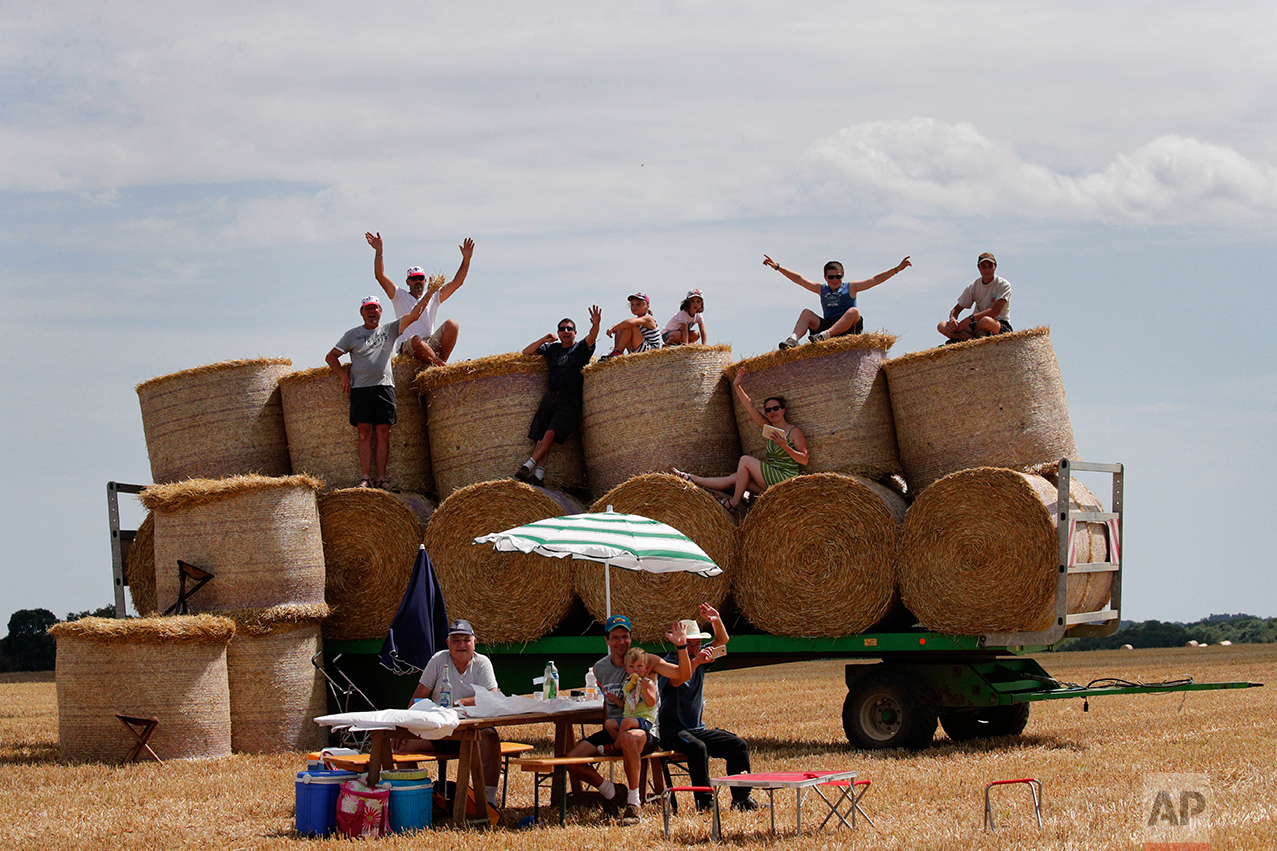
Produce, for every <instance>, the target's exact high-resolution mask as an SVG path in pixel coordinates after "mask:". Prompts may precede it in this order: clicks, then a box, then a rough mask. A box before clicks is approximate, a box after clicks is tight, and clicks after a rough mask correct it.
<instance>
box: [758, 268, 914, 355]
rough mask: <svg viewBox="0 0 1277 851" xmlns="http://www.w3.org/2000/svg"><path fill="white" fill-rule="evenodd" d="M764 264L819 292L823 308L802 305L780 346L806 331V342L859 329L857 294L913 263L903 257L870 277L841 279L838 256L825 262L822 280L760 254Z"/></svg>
mask: <svg viewBox="0 0 1277 851" xmlns="http://www.w3.org/2000/svg"><path fill="white" fill-rule="evenodd" d="M763 265H764V266H770V267H772V268H773V269H775V270H776V271H777V272H780V273H781V274H782V275H784V276H785V277H786V278H789V280H791V281H793V282H794V283H795V284H798V286H800V287H803V288H804V289H808V290H811V291H812V292H814V293H815V294H816V295H818V296H820V306H821V308H822V309H823V311H824V316H817V315H816V314H815V313H812V312H811V311H810V310H807V309H805V308H804V310H803V312H802V313H800V314H799V315H798V321H797V322H796V323H794V333H792V334H790V335H789V336H788V337H786V338H785V339H783V340H781V341H780V348H781V349H782V350H783V349H790V348H793V347H794V346H796V345H798V338H799V337H801V336H802V335H803V334H807V335H808V337H807V342H809V343H819V342H821V341H822V340H828V339H829V338H830V337H841V336H842V335H843V334H859V333H861V332H862V331H864V330H865V319H864V317H863V316H861V315H860V310H859V309H858V308H857V307H856V294H857V293H861V292H864V291H865V290H867V289H869V288H870V287H876V286H878V285H879V284H881V283H882V282H883V281H885V280H887V279H888V278H890V277H893V276H894V275H897V274H899V273H900V272H901V271H903V270H904V269H907V268H909V267H910V266H912V265H913V264H912V263H910V262H909V258H908V257H906V258H905V259H903V260H901V261H900V265H898V266H895V267H893V268H891V269H888V270H887V271H885V272H879V273H878V274H877V275H874V276H873V277H872V278H866V279H865V280H863V281H844V280H843V279H842V276H843V269H842V264H841V263H839V262H838V261H837V260H830V261H829V262H828V263H826V264H825V282H824V283H823V284H818V283H816V282H815V281H809V280H807V279H806V278H804V277H803V276H802V275H800V274H798V273H797V272H791V271H790V270H788V269H784V268H782V267H781V265H780V264H779V263H777V262H776V261H775V260H773V259H771V258H770V257H768V256H767V255H766V254H764V255H763Z"/></svg>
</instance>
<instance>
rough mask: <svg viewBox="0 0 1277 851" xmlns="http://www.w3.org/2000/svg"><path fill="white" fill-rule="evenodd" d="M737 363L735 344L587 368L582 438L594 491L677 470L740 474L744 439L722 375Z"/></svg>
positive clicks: (627, 358)
mask: <svg viewBox="0 0 1277 851" xmlns="http://www.w3.org/2000/svg"><path fill="white" fill-rule="evenodd" d="M731 357H732V348H731V346H726V345H718V346H702V345H687V346H672V347H670V348H667V349H657V350H656V351H651V352H639V353H637V354H629V355H622V356H620V357H616V358H612V359H610V360H606V361H597V362H595V363H592V364H590V365H589V366H587V367H586V368H585V369H584V370H583V374H584V375H585V396H584V400H585V401H584V406H583V408H582V416H581V436H582V439H583V440H584V441H585V464H586V468H587V470H588V471H589V476H590V490H591V492H592V493H595V494H603V493H605V492H607V491H609V490H611V489H612V488H614V487H616V486H617V485H619V484H621V483H622V482H624V481H626V480H627V479H630V478H632V477H634V476H638V475H642V474H643V473H655V472H661V471H668V470H669V469H670V468H671V467H678V468H680V469H683V470H686V471H688V472H690V473H694V474H697V475H719V474H721V473H723V472H724V471H725V470H734V469H736V464H737V462H738V461H739V460H740V439H739V437H738V436H737V434H736V423H735V420H734V418H733V416H732V401H731V398H730V397H731V393H732V389H731V387H730V386H729V385H728V383H727V379H726V378H725V377H724V374H723V370H724V369H725V368H726V367H727V365H728V364H729V363H730V362H731Z"/></svg>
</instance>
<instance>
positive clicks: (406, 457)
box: [279, 355, 435, 493]
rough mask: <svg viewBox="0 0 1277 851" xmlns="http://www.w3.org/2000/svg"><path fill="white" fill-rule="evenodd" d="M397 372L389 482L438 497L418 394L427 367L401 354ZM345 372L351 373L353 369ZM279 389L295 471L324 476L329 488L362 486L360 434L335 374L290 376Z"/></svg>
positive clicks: (394, 365)
mask: <svg viewBox="0 0 1277 851" xmlns="http://www.w3.org/2000/svg"><path fill="white" fill-rule="evenodd" d="M391 367H392V369H393V371H394V376H395V403H396V406H397V412H398V422H397V423H396V424H395V426H394V427H393V428H391V430H390V458H389V460H388V461H387V463H386V478H387V479H389V480H390V481H391V482H392V483H394V484H395V485H397V486H399V487H401V488H403V489H404V490H409V491H416V492H419V493H433V492H434V487H435V485H434V476H433V474H432V473H431V466H430V445H429V440H428V439H427V436H426V421H425V417H424V416H423V415H422V412H421V402H420V400H419V399H418V398H417V395H416V391H415V390H414V389H413V385H414V382H415V380H416V375H417V372H418V370H420V369H421V367H422V363H421V361H419V360H417V359H416V358H413V357H404V356H402V355H395V357H394V358H393V359H392V360H391ZM343 368H344V369H346V371H347V373H348V374H349V371H350V367H349V366H348V365H345V364H343ZM279 389H280V394H281V396H282V398H283V408H284V426H285V428H286V429H287V430H288V452H289V455H290V457H291V458H292V464H293V469H294V470H296V471H297V472H299V473H310V474H311V475H313V476H318V477H319V478H321V479H323V480H324V483H325V485H326V486H327V487H329V488H349V487H354V486H355V485H357V484H359V477H360V470H359V432H358V430H357V429H356V428H355V427H354V426H352V425H351V424H350V397H349V396H348V395H347V394H346V393H344V392H342V389H341V382H340V381H338V380H337V376H335V375H333V373H332V370H330V369H329V368H328V367H326V366H324V367H319V368H318V369H307V370H301V371H298V372H290V373H289V374H287V375H285V376H284V377H282V378H281V379H280V380H279Z"/></svg>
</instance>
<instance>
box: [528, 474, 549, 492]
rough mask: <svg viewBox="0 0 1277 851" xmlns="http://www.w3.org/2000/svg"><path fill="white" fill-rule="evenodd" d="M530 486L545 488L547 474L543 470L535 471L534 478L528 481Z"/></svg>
mask: <svg viewBox="0 0 1277 851" xmlns="http://www.w3.org/2000/svg"><path fill="white" fill-rule="evenodd" d="M528 484H530V485H536V486H537V487H539V488H543V487H545V472H544V471H542V470H534V471H533V472H532V476H531V477H530V478H529V479H528Z"/></svg>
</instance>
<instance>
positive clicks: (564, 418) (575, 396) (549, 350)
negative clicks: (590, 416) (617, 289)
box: [514, 304, 603, 485]
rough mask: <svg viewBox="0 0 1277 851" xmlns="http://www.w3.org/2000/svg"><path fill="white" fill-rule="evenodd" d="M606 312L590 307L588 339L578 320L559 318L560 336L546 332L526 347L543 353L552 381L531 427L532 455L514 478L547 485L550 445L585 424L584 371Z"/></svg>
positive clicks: (526, 350)
mask: <svg viewBox="0 0 1277 851" xmlns="http://www.w3.org/2000/svg"><path fill="white" fill-rule="evenodd" d="M602 320H603V311H602V310H600V309H599V306H598V305H597V304H595V305H591V306H590V333H589V334H587V335H586V336H585V339H584V340H577V338H576V322H575V321H574V320H572V319H567V318H564V319H560V320H559V329H558V330H559V335H558V337H557V338H556V337H555V336H554V335H553V334H546V335H545V336H544V337H542V338H540V339H539V340H535V341H533V342H531V343H529V344H528V345H526V346H524V348H523V354H525V355H541V357H543V358H545V359H546V362H547V363H548V364H549V381H548V387H547V388H546V391H545V393H544V394H543V395H542V396H541V403H540V404H539V405H538V406H537V412H536V416H534V417H533V418H532V425H531V426H529V427H528V440H531V441H535V442H536V446H534V447H533V448H532V455H531V457H529V458H528V460H527V461H525V462H523V466H522V467H520V468H519V469H518V470H516V471H515V473H514V477H515V478H516V479H518V480H519V481H521V482H528V483H529V484H534V485H544V484H545V464H546V461H547V460H548V459H549V457H550V448H551V447H552V446H554V444H556V443H563V441H565V440H567V439H568V438H569V437H571V436H572V433H573V432H575V431H576V430H577V429H578V428H580V426H581V401H582V400H581V392H582V388H583V387H584V386H585V378H584V377H583V376H582V375H581V370H582V369H583V368H584V367H585V365H586V364H587V363H589V362H590V357H591V356H592V355H593V354H594V341H595V340H596V339H598V336H599V323H600V322H601V321H602Z"/></svg>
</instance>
